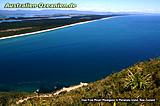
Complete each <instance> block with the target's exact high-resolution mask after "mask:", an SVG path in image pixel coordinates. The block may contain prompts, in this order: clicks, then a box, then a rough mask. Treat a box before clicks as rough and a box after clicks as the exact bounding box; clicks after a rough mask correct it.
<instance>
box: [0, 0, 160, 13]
mask: <svg viewBox="0 0 160 106" xmlns="http://www.w3.org/2000/svg"><path fill="white" fill-rule="evenodd" d="M7 2H9V3H40V2H43V3H59V2H60V3H76V4H77V5H78V7H77V8H76V10H84V11H85V10H89V11H90V10H91V11H111V12H119V11H135V12H160V0H0V9H4V8H3V7H4V5H5V3H7Z"/></svg>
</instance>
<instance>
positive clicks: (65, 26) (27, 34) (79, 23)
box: [0, 16, 121, 40]
mask: <svg viewBox="0 0 160 106" xmlns="http://www.w3.org/2000/svg"><path fill="white" fill-rule="evenodd" d="M117 17H121V16H113V17H107V18H102V19H97V20H91V21H85V22H78V23H74V24H70V25H64V26H60V27H56V28H50V29H45V30H41V31H36V32H29V33H25V34H18V35H13V36H7V37H1V38H0V40H4V39H10V38H16V37H22V36H29V35H34V34H39V33H44V32H48V31H54V30H58V29H63V28H67V27H72V26H76V25H81V24H86V23H90V22H95V21H100V20H106V19H112V18H117Z"/></svg>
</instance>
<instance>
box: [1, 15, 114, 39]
mask: <svg viewBox="0 0 160 106" xmlns="http://www.w3.org/2000/svg"><path fill="white" fill-rule="evenodd" d="M112 16H116V15H85V16H75V17H72V18H66V19H40V20H34V19H35V18H34V17H32V19H30V18H29V19H28V20H27V19H25V20H24V18H23V17H21V18H16V19H19V20H23V21H16V22H3V23H0V37H6V36H12V35H17V34H24V33H29V32H35V31H40V30H45V29H50V28H56V27H60V26H64V25H70V24H74V23H78V22H84V21H90V20H96V19H101V18H105V17H112ZM37 18H39V17H37ZM12 19H14V18H12Z"/></svg>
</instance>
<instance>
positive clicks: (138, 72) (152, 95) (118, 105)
mask: <svg viewBox="0 0 160 106" xmlns="http://www.w3.org/2000/svg"><path fill="white" fill-rule="evenodd" d="M4 95H5V94H3V96H0V101H1V102H0V104H1V105H2V104H3V105H4V106H5V103H6V104H7V103H8V104H9V105H11V104H12V106H16V105H15V101H16V100H18V99H20V98H21V97H20V96H19V97H16V96H14V95H13V94H12V96H10V95H8V96H5V99H4ZM21 95H23V96H24V95H25V96H26V94H21ZM27 95H29V94H27ZM82 98H83V99H88V98H90V99H93V98H97V99H100V98H101V99H103V98H105V99H115V98H117V99H118V98H122V99H124V98H128V99H129V98H130V99H133V98H135V99H136V98H137V99H142V98H143V99H146V98H147V99H155V102H149V101H148V102H146V101H145V102H118V101H117V102H115V101H113V102H82V101H81V99H82ZM4 102H5V103H4ZM1 105H0V106H1ZM19 106H160V59H159V58H158V59H153V60H149V61H145V62H140V63H137V64H135V65H133V66H131V67H129V68H127V69H124V70H122V71H120V72H117V73H114V74H112V75H110V76H108V77H106V78H104V79H102V80H99V81H96V82H93V83H90V84H89V85H88V86H85V87H81V88H78V89H76V90H72V91H70V92H63V93H61V94H59V95H58V96H53V97H50V98H40V97H39V98H33V99H29V100H27V101H25V102H23V103H22V104H19Z"/></svg>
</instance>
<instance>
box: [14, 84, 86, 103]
mask: <svg viewBox="0 0 160 106" xmlns="http://www.w3.org/2000/svg"><path fill="white" fill-rule="evenodd" d="M87 85H88V83H82V82H80V84H79V85H75V86H71V87H68V88H65V87H64V88H62V89H60V90H58V91H56V92H55V93H49V94H42V95H36V96H29V97H26V98H23V99H20V100H18V101H17V102H16V104H21V103H23V102H25V101H27V100H29V99H32V98H50V97H53V96H55V95H59V94H60V93H62V92H65V91H66V92H70V91H72V90H75V89H78V88H80V87H84V86H87Z"/></svg>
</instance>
